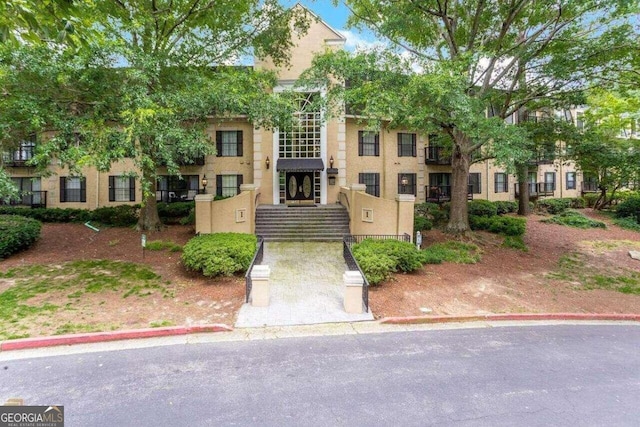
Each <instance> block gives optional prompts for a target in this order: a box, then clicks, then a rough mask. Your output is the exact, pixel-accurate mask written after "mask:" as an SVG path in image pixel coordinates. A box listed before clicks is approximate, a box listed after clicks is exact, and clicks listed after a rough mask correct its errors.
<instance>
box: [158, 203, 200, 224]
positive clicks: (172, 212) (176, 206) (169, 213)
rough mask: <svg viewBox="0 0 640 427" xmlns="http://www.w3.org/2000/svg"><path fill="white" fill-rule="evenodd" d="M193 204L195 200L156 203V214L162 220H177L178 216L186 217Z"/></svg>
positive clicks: (193, 206)
mask: <svg viewBox="0 0 640 427" xmlns="http://www.w3.org/2000/svg"><path fill="white" fill-rule="evenodd" d="M195 206H196V205H195V202H175V203H164V202H163V203H158V215H159V216H160V218H161V219H163V220H169V221H171V222H173V221H175V222H177V221H178V220H179V219H180V218H185V217H188V216H189V212H190V211H191V209H193V208H195Z"/></svg>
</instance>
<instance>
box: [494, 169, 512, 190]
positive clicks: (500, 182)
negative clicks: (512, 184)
mask: <svg viewBox="0 0 640 427" xmlns="http://www.w3.org/2000/svg"><path fill="white" fill-rule="evenodd" d="M493 185H494V190H495V192H496V193H507V192H509V181H508V179H507V174H506V173H503V172H498V173H495V174H494V175H493Z"/></svg>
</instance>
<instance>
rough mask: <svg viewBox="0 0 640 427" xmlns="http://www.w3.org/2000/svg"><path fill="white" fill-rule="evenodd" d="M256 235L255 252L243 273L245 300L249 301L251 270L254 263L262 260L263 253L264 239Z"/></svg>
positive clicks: (251, 285)
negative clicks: (256, 244)
mask: <svg viewBox="0 0 640 427" xmlns="http://www.w3.org/2000/svg"><path fill="white" fill-rule="evenodd" d="M257 237H258V247H257V248H256V253H255V254H253V259H252V260H251V264H250V265H249V268H248V269H247V273H246V274H245V275H244V282H245V292H246V297H245V302H249V297H250V296H251V288H252V287H253V283H252V282H251V271H253V266H254V265H256V264H260V263H261V262H262V256H263V255H264V239H263V238H262V237H261V236H257Z"/></svg>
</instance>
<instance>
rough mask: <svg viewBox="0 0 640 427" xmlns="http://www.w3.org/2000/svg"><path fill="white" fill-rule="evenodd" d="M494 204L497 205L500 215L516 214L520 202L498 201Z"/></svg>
mask: <svg viewBox="0 0 640 427" xmlns="http://www.w3.org/2000/svg"><path fill="white" fill-rule="evenodd" d="M493 204H494V205H496V210H497V212H498V215H504V214H508V213H514V212H517V211H518V202H510V201H497V202H493Z"/></svg>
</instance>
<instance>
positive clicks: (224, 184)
mask: <svg viewBox="0 0 640 427" xmlns="http://www.w3.org/2000/svg"><path fill="white" fill-rule="evenodd" d="M241 185H242V175H216V196H222V197H233V196H235V195H237V194H239V193H240V186H241Z"/></svg>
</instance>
